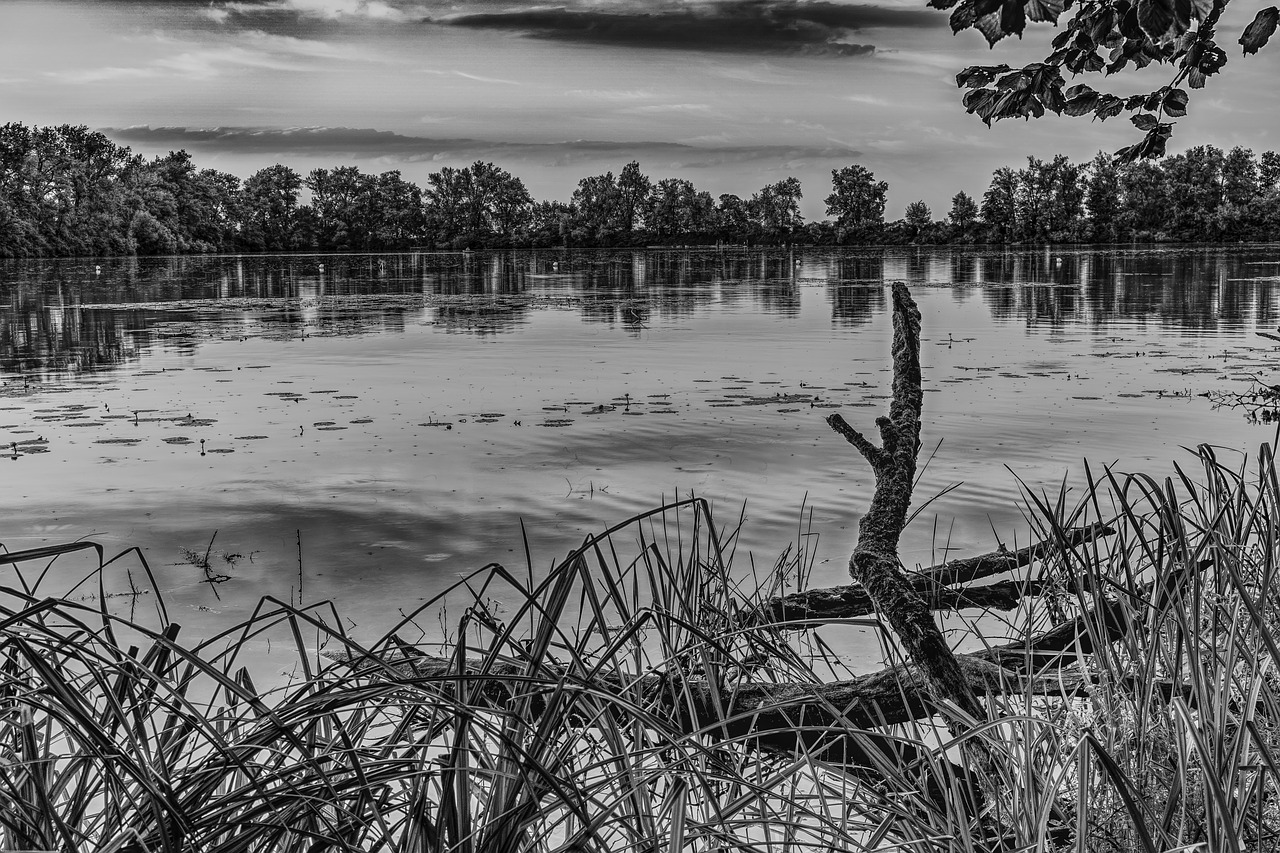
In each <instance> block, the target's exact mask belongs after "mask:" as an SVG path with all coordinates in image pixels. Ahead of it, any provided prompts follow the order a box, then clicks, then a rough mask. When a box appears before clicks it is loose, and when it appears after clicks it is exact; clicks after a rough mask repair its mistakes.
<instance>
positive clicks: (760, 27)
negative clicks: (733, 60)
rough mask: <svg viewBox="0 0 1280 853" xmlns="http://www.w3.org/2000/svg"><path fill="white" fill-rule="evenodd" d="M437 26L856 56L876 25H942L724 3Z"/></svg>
mask: <svg viewBox="0 0 1280 853" xmlns="http://www.w3.org/2000/svg"><path fill="white" fill-rule="evenodd" d="M437 23H442V24H446V25H449V26H455V27H469V28H473V29H489V30H505V31H512V32H518V33H522V34H524V35H527V36H530V37H532V38H542V39H554V40H557V41H567V42H578V43H584V44H599V45H609V46H615V47H636V48H667V49H676V50H710V51H734V52H744V53H803V54H817V55H827V56H860V55H865V54H869V53H873V52H874V51H875V47H874V46H872V45H866V44H855V43H852V42H850V41H849V37H850V36H851V35H852V34H854V33H856V32H859V31H861V30H865V29H868V28H873V27H912V28H919V27H942V26H945V25H946V19H945V18H944V17H943V16H940V15H937V14H935V13H930V12H927V11H915V10H905V9H885V8H879V7H876V6H849V5H843V4H839V3H828V2H813V3H801V2H796V0H790V1H789V2H780V3H779V2H771V0H725V2H713V3H706V4H700V5H695V6H686V7H680V8H676V9H672V8H666V9H658V10H654V11H649V10H645V11H640V10H632V11H606V10H600V9H574V8H567V7H562V8H534V9H524V10H518V11H502V12H482V13H478V14H463V15H456V16H452V17H448V18H444V19H440V20H438V21H437Z"/></svg>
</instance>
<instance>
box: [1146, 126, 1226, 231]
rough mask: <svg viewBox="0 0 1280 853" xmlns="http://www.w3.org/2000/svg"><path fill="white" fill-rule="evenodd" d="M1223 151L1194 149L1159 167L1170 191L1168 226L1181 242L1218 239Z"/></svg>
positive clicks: (1172, 158) (1199, 147) (1202, 148)
mask: <svg viewBox="0 0 1280 853" xmlns="http://www.w3.org/2000/svg"><path fill="white" fill-rule="evenodd" d="M1222 166H1223V155H1222V149H1220V148H1216V147H1214V146H1212V145H1197V146H1195V147H1194V148H1188V149H1187V150H1186V151H1184V152H1183V153H1181V154H1178V155H1176V156H1173V157H1168V158H1166V159H1165V160H1164V162H1163V163H1162V164H1161V167H1162V169H1163V171H1164V176H1165V179H1166V180H1167V181H1168V187H1169V209H1168V220H1167V222H1168V226H1169V230H1170V232H1171V233H1172V235H1173V236H1174V237H1175V238H1177V239H1180V240H1188V239H1190V240H1194V239H1200V240H1204V239H1210V240H1212V239H1217V238H1218V237H1219V236H1220V235H1221V233H1222V227H1221V222H1220V221H1219V220H1218V218H1217V214H1218V208H1219V206H1220V205H1221V204H1222Z"/></svg>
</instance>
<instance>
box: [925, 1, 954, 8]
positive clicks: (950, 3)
mask: <svg viewBox="0 0 1280 853" xmlns="http://www.w3.org/2000/svg"><path fill="white" fill-rule="evenodd" d="M956 2H957V0H929V3H928V4H927V5H929V6H930V7H932V8H934V9H950V8H951V7H952V6H954V5H956Z"/></svg>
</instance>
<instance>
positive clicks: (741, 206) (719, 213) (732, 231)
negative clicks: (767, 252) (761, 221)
mask: <svg viewBox="0 0 1280 853" xmlns="http://www.w3.org/2000/svg"><path fill="white" fill-rule="evenodd" d="M715 220H716V234H717V235H718V236H719V238H720V239H721V240H728V241H732V242H735V243H736V242H742V243H750V242H751V241H752V240H753V239H755V238H756V231H757V229H756V227H755V223H753V222H752V221H751V211H750V210H749V209H748V206H747V202H745V201H743V200H742V199H741V198H740V197H738V196H736V195H733V194H732V193H723V194H722V195H721V196H720V198H719V200H718V201H717V203H716V212H715Z"/></svg>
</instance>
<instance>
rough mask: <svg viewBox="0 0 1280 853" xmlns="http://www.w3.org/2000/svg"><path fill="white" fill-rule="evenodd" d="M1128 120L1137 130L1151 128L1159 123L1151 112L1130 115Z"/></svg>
mask: <svg viewBox="0 0 1280 853" xmlns="http://www.w3.org/2000/svg"><path fill="white" fill-rule="evenodd" d="M1129 121H1131V122H1133V126H1134V127H1136V128H1137V129H1138V130H1147V131H1149V130H1152V129H1153V128H1155V126H1156V125H1158V124H1159V123H1160V120H1159V119H1158V118H1156V117H1155V116H1153V115H1152V114H1151V113H1138V114H1137V115H1136V116H1130V118H1129Z"/></svg>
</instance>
